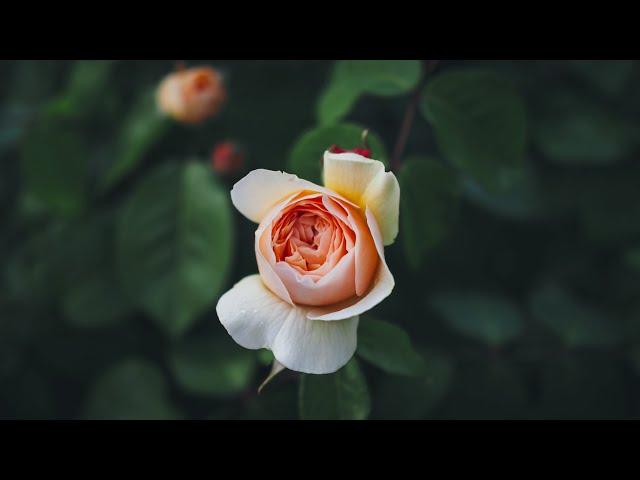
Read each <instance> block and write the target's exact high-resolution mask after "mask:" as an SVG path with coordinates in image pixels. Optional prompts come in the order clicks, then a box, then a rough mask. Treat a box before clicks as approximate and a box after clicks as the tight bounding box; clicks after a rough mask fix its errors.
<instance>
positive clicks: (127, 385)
mask: <svg viewBox="0 0 640 480" xmlns="http://www.w3.org/2000/svg"><path fill="white" fill-rule="evenodd" d="M85 416H86V417H87V418H88V419H92V420H175V419H180V418H181V417H182V415H181V414H180V412H179V411H178V410H177V409H176V408H175V407H174V406H173V405H172V404H171V401H170V399H169V392H168V385H167V382H166V380H165V378H164V375H163V374H162V372H161V371H160V369H158V367H156V366H155V365H153V364H152V363H150V362H149V361H147V360H145V359H141V358H129V359H127V360H123V361H121V362H120V363H118V364H116V365H114V366H112V367H111V368H109V369H108V370H107V371H106V372H104V373H103V374H102V376H100V377H99V378H98V379H97V380H96V382H95V383H94V385H93V386H92V388H91V390H90V392H89V395H88V399H87V407H86V414H85Z"/></svg>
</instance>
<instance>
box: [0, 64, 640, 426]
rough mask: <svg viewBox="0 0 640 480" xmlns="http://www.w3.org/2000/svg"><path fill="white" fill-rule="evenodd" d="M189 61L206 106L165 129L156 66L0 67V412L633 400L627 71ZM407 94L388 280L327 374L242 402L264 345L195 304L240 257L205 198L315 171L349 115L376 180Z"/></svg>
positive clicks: (222, 202) (638, 238)
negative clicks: (255, 172)
mask: <svg viewBox="0 0 640 480" xmlns="http://www.w3.org/2000/svg"><path fill="white" fill-rule="evenodd" d="M201 64H203V65H211V66H213V67H215V68H219V69H220V70H221V71H222V72H223V73H224V74H225V79H226V85H227V89H228V93H229V95H228V100H227V102H226V104H225V105H224V108H223V109H222V111H221V112H220V114H218V115H217V116H216V117H214V118H212V119H209V120H208V121H206V122H204V123H203V124H201V125H190V126H185V125H181V124H178V123H176V122H174V121H172V120H170V119H169V118H167V117H164V116H162V115H161V114H160V113H159V112H158V110H157V108H156V105H155V101H154V94H155V88H156V86H157V85H158V83H159V81H160V80H161V79H162V78H163V76H164V75H166V74H167V73H169V72H171V71H172V70H173V69H174V68H175V65H174V61H135V62H134V61H99V62H96V61H79V62H73V61H3V62H2V64H1V68H0V71H1V72H2V74H3V82H1V83H2V84H1V85H0V221H1V222H2V228H1V229H0V266H1V268H0V419H14V418H24V419H37V418H55V419H67V418H108V419H113V418H118V419H126V418H137V419H143V418H144V419H176V418H197V419H200V418H202V419H294V418H303V419H366V418H371V419H423V418H428V419H431V418H435V419H452V418H453V419H460V418H470V419H477V418H514V419H546V418H552V419H583V418H586V419H619V418H638V417H639V416H640V403H638V396H639V395H640V301H639V300H638V299H639V298H640V188H639V187H638V186H639V185H640V169H639V168H638V165H637V162H636V157H637V155H638V154H640V142H639V141H638V139H639V138H640V137H639V136H638V133H639V132H640V94H638V89H637V88H636V86H637V85H638V81H640V65H639V64H638V63H637V62H636V61H629V60H615V61H597V60H576V61H543V60H540V61H491V62H488V61H440V62H439V64H438V65H437V67H436V68H435V69H434V70H432V71H430V72H429V73H428V77H427V78H426V79H425V81H424V82H421V76H422V75H423V73H424V71H425V68H424V64H423V65H421V64H420V61H416V60H406V61H375V60H367V61H349V60H343V61H337V62H330V61H214V60H201V61H193V62H189V65H188V66H191V65H201ZM430 65H432V64H430ZM418 85H420V86H421V91H419V92H416V87H417V86H418ZM422 85H424V88H422ZM414 93H417V94H419V95H414ZM414 98H415V99H417V102H418V104H417V105H416V106H417V109H416V115H415V117H414V121H413V125H412V128H411V130H410V132H409V135H408V137H407V138H408V141H407V144H406V148H405V150H404V153H403V154H402V155H401V157H400V158H399V162H398V164H397V165H396V167H397V168H396V171H395V174H396V175H397V177H398V180H399V182H400V185H401V205H400V209H401V213H400V233H399V235H398V238H397V240H396V242H395V244H393V245H392V246H390V247H387V248H386V249H385V256H386V259H387V263H388V264H389V267H390V269H391V271H392V273H393V275H394V278H395V282H396V285H395V289H394V291H393V293H392V295H391V296H390V297H388V298H387V299H386V300H385V301H384V302H382V303H381V304H380V305H378V306H377V307H376V308H375V309H374V310H373V311H372V312H367V313H366V314H363V315H362V316H361V318H360V326H359V330H358V346H357V350H356V353H355V355H354V358H353V359H352V360H351V361H350V362H349V363H348V364H347V365H346V366H345V367H343V368H342V369H340V370H339V371H337V372H335V373H333V374H329V375H304V374H299V373H297V372H291V371H284V372H282V373H280V374H279V375H278V376H277V377H275V378H274V379H273V380H272V381H271V382H270V383H269V385H268V386H266V387H265V388H264V390H262V391H261V393H260V394H258V392H257V389H258V386H259V385H260V383H261V382H262V381H263V380H264V379H265V378H266V377H267V375H268V374H269V372H270V369H271V364H272V362H273V361H274V358H273V355H272V354H271V353H270V352H269V351H267V350H261V351H258V352H254V351H249V350H246V349H243V348H242V347H240V346H238V345H237V344H236V343H235V342H234V341H233V340H232V339H231V338H230V337H229V335H228V334H227V332H226V331H225V329H224V328H223V327H222V326H221V325H220V323H219V321H218V319H217V316H216V313H215V305H216V302H217V300H218V298H219V296H220V295H221V294H222V293H223V292H224V291H226V289H228V288H229V287H230V286H231V285H233V284H234V283H235V282H237V281H239V280H240V279H241V278H243V277H244V276H246V275H248V274H253V273H255V272H256V271H257V267H256V262H255V256H254V235H253V233H254V231H255V225H254V224H252V223H250V222H249V221H247V220H246V219H244V218H243V217H242V216H241V215H240V214H239V213H238V212H236V211H235V209H234V208H233V207H232V205H231V202H230V196H229V191H230V189H231V188H232V186H233V184H234V182H235V181H237V180H238V179H239V178H240V177H241V176H242V175H243V174H244V173H246V172H248V171H250V170H252V169H255V168H267V169H272V170H285V171H289V172H291V173H295V174H297V175H299V176H300V177H302V178H305V179H308V180H310V181H313V182H321V168H322V164H321V160H322V153H323V151H324V150H325V149H327V148H328V147H330V146H331V145H332V144H338V145H340V146H341V147H343V148H347V149H350V148H353V147H356V146H360V144H361V143H362V132H363V130H364V129H368V130H369V132H370V133H369V136H368V145H369V147H370V148H371V150H372V151H373V157H374V158H376V159H379V160H382V161H384V162H385V164H386V166H387V170H388V169H389V167H390V163H391V160H392V159H391V158H390V157H391V155H392V152H393V151H394V146H395V144H396V140H397V138H398V133H399V131H400V129H401V125H402V121H403V118H404V114H405V108H406V107H407V105H408V104H409V103H410V102H411V101H412V99H414ZM225 140H233V141H235V142H237V143H238V144H240V145H242V147H243V148H244V150H245V152H246V157H245V164H244V166H243V167H242V168H243V170H241V171H239V172H237V173H235V174H232V175H230V176H223V175H221V174H218V173H216V172H215V171H214V170H213V169H212V168H211V167H210V153H211V150H212V148H213V147H214V145H215V144H216V143H218V142H221V141H225Z"/></svg>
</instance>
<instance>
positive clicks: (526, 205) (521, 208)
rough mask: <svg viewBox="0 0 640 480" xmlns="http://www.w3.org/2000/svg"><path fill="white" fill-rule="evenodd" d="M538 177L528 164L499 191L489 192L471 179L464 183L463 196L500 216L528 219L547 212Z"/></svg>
mask: <svg viewBox="0 0 640 480" xmlns="http://www.w3.org/2000/svg"><path fill="white" fill-rule="evenodd" d="M538 183H539V182H538V179H537V178H536V177H535V175H534V172H533V171H532V169H531V168H530V167H528V166H525V168H523V169H522V170H521V171H520V172H519V173H518V175H516V177H515V178H514V183H513V185H511V187H509V188H508V189H506V190H504V191H501V192H489V191H487V190H485V189H484V188H482V186H480V185H479V184H478V183H476V182H474V181H473V180H472V179H467V180H466V182H465V184H464V194H465V197H466V198H468V199H469V200H470V201H472V202H473V203H475V204H476V205H479V206H480V207H482V208H484V209H486V210H488V211H490V212H492V213H494V214H496V215H499V216H502V217H506V218H510V219H516V220H529V219H534V218H539V217H541V216H542V215H544V214H545V213H547V203H546V199H545V198H544V197H543V195H542V192H541V188H540V186H539V184H538Z"/></svg>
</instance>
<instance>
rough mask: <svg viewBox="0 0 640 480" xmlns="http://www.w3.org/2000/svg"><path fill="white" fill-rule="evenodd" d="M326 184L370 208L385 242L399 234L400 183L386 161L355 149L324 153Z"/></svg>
mask: <svg viewBox="0 0 640 480" xmlns="http://www.w3.org/2000/svg"><path fill="white" fill-rule="evenodd" d="M323 178H324V184H325V186H326V187H327V188H330V189H331V190H333V191H335V192H336V193H338V194H340V195H342V196H344V197H346V198H347V199H349V200H351V201H352V202H354V203H355V204H357V205H359V206H360V207H362V208H363V209H364V208H368V209H370V210H371V211H372V213H373V215H374V216H375V217H376V220H377V221H378V225H379V227H380V231H381V232H382V243H383V245H390V244H392V243H393V242H394V240H395V238H396V236H397V235H398V218H399V214H400V213H399V212H400V185H399V184H398V180H397V179H396V177H395V175H394V174H393V173H391V172H386V173H385V171H384V164H383V163H382V162H380V161H378V160H372V159H369V158H367V157H363V156H362V155H358V154H356V153H351V152H348V153H331V152H329V151H326V152H325V153H324V167H323Z"/></svg>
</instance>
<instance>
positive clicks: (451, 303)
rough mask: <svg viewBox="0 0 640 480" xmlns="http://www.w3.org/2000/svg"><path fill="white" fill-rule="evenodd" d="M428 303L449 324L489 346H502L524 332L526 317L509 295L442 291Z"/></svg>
mask: <svg viewBox="0 0 640 480" xmlns="http://www.w3.org/2000/svg"><path fill="white" fill-rule="evenodd" d="M429 304H430V305H431V306H432V307H433V308H434V309H435V310H436V311H437V312H438V313H439V314H440V315H441V316H442V318H443V319H444V320H446V322H447V324H448V325H449V326H451V327H452V328H453V329H455V330H457V331H458V332H460V333H461V334H463V335H467V336H469V337H473V338H475V339H477V340H480V341H482V342H484V343H486V344H487V345H490V346H500V345H503V344H505V343H508V342H511V341H513V340H515V339H516V338H517V337H519V336H520V335H521V334H522V329H523V326H524V320H523V318H522V315H521V314H520V311H519V310H518V307H517V306H516V305H514V304H513V303H512V302H511V301H509V300H508V299H507V298H505V297H502V296H498V295H486V294H481V293H464V292H442V293H437V294H435V295H432V296H431V297H430V299H429Z"/></svg>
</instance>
